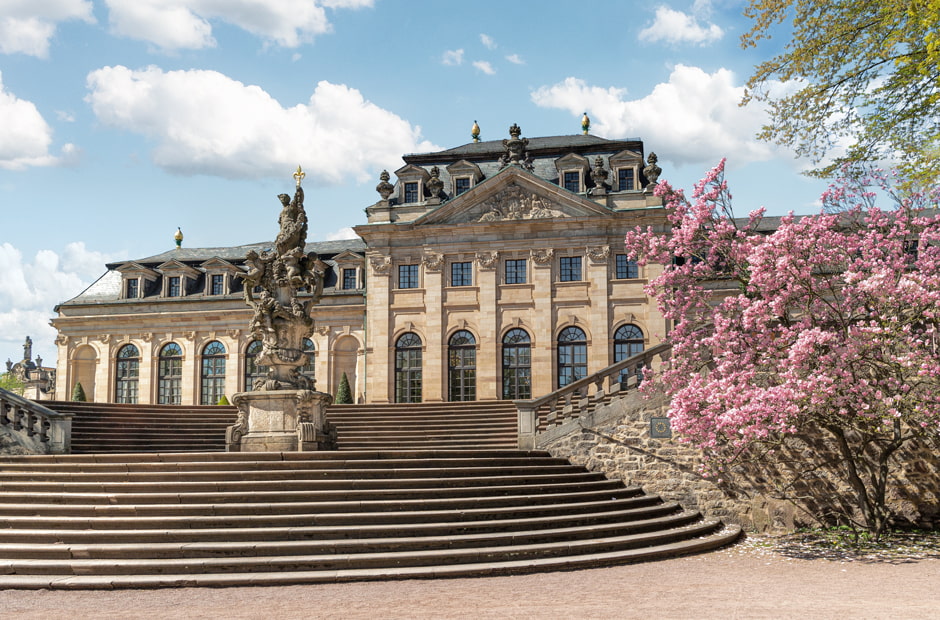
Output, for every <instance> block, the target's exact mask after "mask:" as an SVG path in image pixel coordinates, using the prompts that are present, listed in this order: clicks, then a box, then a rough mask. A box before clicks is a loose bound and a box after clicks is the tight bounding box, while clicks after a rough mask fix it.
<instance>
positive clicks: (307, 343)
mask: <svg viewBox="0 0 940 620" xmlns="http://www.w3.org/2000/svg"><path fill="white" fill-rule="evenodd" d="M303 351H304V353H306V354H307V363H306V364H304V365H303V366H301V367H300V374H302V375H303V376H305V377H307V378H308V379H310V380H311V381H316V379H317V374H316V361H317V357H316V356H317V350H316V348H315V347H314V346H313V340H310V339H309V338H304V342H303Z"/></svg>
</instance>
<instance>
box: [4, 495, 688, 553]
mask: <svg viewBox="0 0 940 620" xmlns="http://www.w3.org/2000/svg"><path fill="white" fill-rule="evenodd" d="M680 512H681V510H680V507H679V505H678V504H676V503H675V502H665V503H658V504H650V505H646V506H639V507H633V508H626V509H622V510H604V511H595V512H590V513H575V514H554V515H540V516H535V517H513V516H507V518H504V519H500V520H493V519H487V520H478V521H460V522H459V523H451V522H433V521H432V522H427V523H391V524H385V523H352V524H332V525H304V526H296V527H290V526H266V525H264V524H256V527H231V528H198V527H187V528H181V529H167V528H154V529H147V528H137V529H122V530H117V529H60V530H51V529H29V528H23V529H21V528H15V529H14V528H9V529H0V543H10V544H19V545H23V544H26V543H29V544H51V545H57V544H85V545H92V544H95V545H97V544H137V545H140V544H145V543H164V542H176V543H198V542H200V541H214V542H230V543H231V542H245V543H254V542H257V541H259V540H262V541H299V540H336V539H371V538H391V537H398V538H401V537H422V536H458V535H463V534H482V533H488V532H492V533H507V532H515V531H528V530H537V529H557V528H593V527H598V526H601V525H605V524H615V523H629V522H633V521H650V520H653V519H659V518H663V517H668V516H670V515H675V514H679V513H680ZM696 514H697V513H696Z"/></svg>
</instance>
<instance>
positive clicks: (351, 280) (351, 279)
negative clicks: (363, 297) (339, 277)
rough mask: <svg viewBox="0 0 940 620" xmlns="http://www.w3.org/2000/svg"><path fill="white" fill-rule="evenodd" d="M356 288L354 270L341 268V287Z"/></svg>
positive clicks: (346, 288)
mask: <svg viewBox="0 0 940 620" xmlns="http://www.w3.org/2000/svg"><path fill="white" fill-rule="evenodd" d="M356 288H359V287H358V283H357V282H356V270H355V269H343V289H344V290H347V291H348V290H352V289H356Z"/></svg>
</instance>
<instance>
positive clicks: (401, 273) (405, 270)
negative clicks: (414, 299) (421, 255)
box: [398, 265, 418, 288]
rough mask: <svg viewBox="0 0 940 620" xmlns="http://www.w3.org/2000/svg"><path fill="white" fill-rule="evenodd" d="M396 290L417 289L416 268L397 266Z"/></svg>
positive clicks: (413, 266)
mask: <svg viewBox="0 0 940 620" xmlns="http://www.w3.org/2000/svg"><path fill="white" fill-rule="evenodd" d="M398 288H418V266H417V265H399V266H398Z"/></svg>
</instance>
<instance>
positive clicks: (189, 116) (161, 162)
mask: <svg viewBox="0 0 940 620" xmlns="http://www.w3.org/2000/svg"><path fill="white" fill-rule="evenodd" d="M87 84H88V89H89V91H90V92H89V94H88V95H87V97H86V101H88V102H89V103H90V104H91V106H92V110H93V111H94V113H95V115H96V116H97V118H98V120H99V122H101V123H102V124H104V125H108V126H111V127H116V128H119V129H123V130H126V131H131V132H134V133H139V134H142V135H144V136H146V137H148V138H150V139H152V140H154V141H155V142H156V147H155V149H154V150H153V152H152V157H153V161H154V163H156V164H157V165H158V166H159V167H161V168H163V169H165V170H167V171H169V172H173V173H177V174H186V175H190V174H207V175H213V176H220V177H225V178H230V179H236V178H263V177H272V176H273V177H281V176H283V174H284V171H285V170H292V169H294V168H296V167H297V164H298V163H300V164H301V165H303V167H304V169H305V170H307V171H308V176H307V181H308V182H310V183H321V184H339V183H341V182H343V181H345V180H347V179H349V178H353V179H355V180H356V181H363V180H366V179H369V178H371V177H372V176H373V172H374V170H375V169H380V168H382V167H387V166H389V165H390V163H394V162H396V161H399V160H400V158H401V153H413V152H419V151H430V150H436V149H439V148H440V147H437V146H435V145H433V144H431V143H429V142H427V141H423V140H421V139H420V135H421V128H420V127H417V126H412V125H411V124H409V123H408V122H407V121H406V120H404V119H402V118H401V117H399V116H397V115H395V114H393V113H392V112H389V111H388V110H384V109H382V108H380V107H378V106H377V105H375V104H374V103H371V102H370V101H367V100H366V99H365V98H364V97H363V96H362V93H360V92H359V91H358V90H356V89H354V88H350V87H348V86H345V85H343V84H332V83H330V82H326V81H321V82H319V83H318V84H317V85H316V88H315V89H314V91H313V94H312V95H311V96H310V99H309V101H307V102H306V103H302V104H298V105H294V106H292V107H285V106H283V105H281V104H280V103H279V102H278V101H277V100H275V99H274V98H273V97H271V95H269V94H268V93H267V92H265V91H264V90H263V89H261V88H260V87H258V86H252V85H245V84H242V83H241V82H238V81H236V80H233V79H231V78H230V77H228V76H226V75H223V74H221V73H218V72H216V71H202V70H190V71H168V72H164V71H163V70H161V69H160V68H159V67H153V66H151V67H148V68H146V69H142V70H137V71H135V70H131V69H128V68H127V67H123V66H116V67H104V68H102V69H98V70H96V71H92V72H91V73H89V74H88V79H87Z"/></svg>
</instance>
